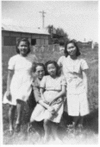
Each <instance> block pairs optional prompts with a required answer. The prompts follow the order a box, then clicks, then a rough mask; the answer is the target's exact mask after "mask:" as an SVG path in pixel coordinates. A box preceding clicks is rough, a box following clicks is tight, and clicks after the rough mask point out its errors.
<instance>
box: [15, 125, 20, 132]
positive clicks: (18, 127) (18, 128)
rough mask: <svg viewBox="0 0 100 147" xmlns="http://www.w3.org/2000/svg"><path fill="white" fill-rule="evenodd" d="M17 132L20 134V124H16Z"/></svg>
mask: <svg viewBox="0 0 100 147" xmlns="http://www.w3.org/2000/svg"><path fill="white" fill-rule="evenodd" d="M15 132H20V124H16V126H15Z"/></svg>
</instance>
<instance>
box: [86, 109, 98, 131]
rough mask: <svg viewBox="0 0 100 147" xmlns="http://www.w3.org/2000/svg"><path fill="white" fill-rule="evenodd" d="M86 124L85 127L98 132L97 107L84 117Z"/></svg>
mask: <svg viewBox="0 0 100 147" xmlns="http://www.w3.org/2000/svg"><path fill="white" fill-rule="evenodd" d="M84 126H85V128H87V129H89V130H91V131H93V132H95V133H98V109H95V110H94V111H92V112H91V113H90V114H88V115H86V116H85V117H84Z"/></svg>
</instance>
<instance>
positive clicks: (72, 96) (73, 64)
mask: <svg viewBox="0 0 100 147" xmlns="http://www.w3.org/2000/svg"><path fill="white" fill-rule="evenodd" d="M58 64H59V65H60V66H61V67H62V71H63V74H64V76H65V78H66V82H67V107H68V110H67V111H68V114H69V115H71V116H79V115H81V116H83V115H86V114H88V113H89V106H88V100H87V93H86V91H87V89H86V87H85V85H84V82H83V77H82V71H84V70H86V69H88V65H87V63H86V61H85V60H84V59H81V58H77V59H76V60H72V59H71V58H70V56H68V57H65V56H62V57H60V58H59V60H58Z"/></svg>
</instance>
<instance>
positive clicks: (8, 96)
mask: <svg viewBox="0 0 100 147" xmlns="http://www.w3.org/2000/svg"><path fill="white" fill-rule="evenodd" d="M12 75H13V70H8V75H7V93H6V95H7V98H8V99H9V100H10V99H11V96H10V84H11V79H12Z"/></svg>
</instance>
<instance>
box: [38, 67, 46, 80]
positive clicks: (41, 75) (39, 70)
mask: <svg viewBox="0 0 100 147" xmlns="http://www.w3.org/2000/svg"><path fill="white" fill-rule="evenodd" d="M36 74H37V76H38V78H39V79H40V80H42V78H43V76H44V74H45V71H44V68H43V67H42V66H40V65H39V66H37V67H36Z"/></svg>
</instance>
